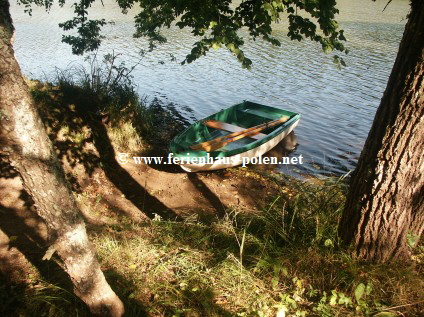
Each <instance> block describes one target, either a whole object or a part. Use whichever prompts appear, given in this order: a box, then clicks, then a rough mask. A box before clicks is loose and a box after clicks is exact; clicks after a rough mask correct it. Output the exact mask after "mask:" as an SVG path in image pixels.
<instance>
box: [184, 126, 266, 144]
mask: <svg viewBox="0 0 424 317" xmlns="http://www.w3.org/2000/svg"><path fill="white" fill-rule="evenodd" d="M266 124H267V123H262V124H259V125H257V126H254V127H251V128H247V129H244V130H242V131H236V132H233V133H230V134H227V135H224V136H221V137H218V138H216V139H212V140H209V141H206V142H202V143H199V144H195V145H192V146H190V148H191V149H193V150H201V149H204V148H205V146H209V145H212V144H215V143H217V142H222V141H224V140H226V139H228V138H232V137H235V136H238V135H243V134H245V133H247V132H250V131H253V130H255V129H258V128H260V127H262V126H265V125H266Z"/></svg>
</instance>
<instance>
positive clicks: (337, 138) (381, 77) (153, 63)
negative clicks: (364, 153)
mask: <svg viewBox="0 0 424 317" xmlns="http://www.w3.org/2000/svg"><path fill="white" fill-rule="evenodd" d="M103 2H104V4H105V5H104V6H102V5H101V4H100V2H99V3H98V4H95V5H94V6H93V8H92V10H91V11H90V14H93V15H92V16H93V17H104V18H106V19H107V20H114V21H115V24H114V25H110V26H107V27H106V29H105V30H106V34H105V35H106V39H105V40H104V42H103V44H102V47H101V49H100V53H99V54H100V55H101V54H105V53H110V52H112V50H114V51H115V53H120V54H122V59H123V60H124V61H125V62H126V65H127V66H131V65H133V64H135V63H136V62H137V61H138V60H139V54H138V52H139V51H140V49H146V41H145V40H143V39H134V38H132V34H133V32H134V26H133V22H132V17H131V16H132V14H133V12H131V11H130V12H129V14H128V15H122V14H121V13H120V11H119V9H118V8H117V6H116V4H115V3H114V2H113V1H110V0H107V1H103ZM386 3H387V1H386V0H384V1H381V0H380V1H376V2H373V1H371V0H343V1H338V7H339V9H340V15H339V18H338V20H339V22H340V25H341V27H342V28H343V29H344V30H345V35H346V37H347V39H348V43H347V46H348V47H349V49H350V51H351V52H350V54H349V55H347V56H346V57H345V61H346V63H347V64H348V66H347V67H346V68H344V69H342V70H338V69H337V68H336V67H335V66H334V64H333V62H332V54H328V55H326V54H324V53H322V51H321V50H320V47H319V46H318V45H316V44H314V43H312V42H310V41H305V42H300V43H299V42H293V41H290V40H289V39H288V38H287V37H286V36H285V34H286V27H287V26H286V25H285V24H284V23H282V24H280V25H277V26H276V29H275V35H276V36H277V37H278V38H279V39H281V41H282V46H281V47H273V46H271V45H269V44H267V43H264V42H263V41H255V42H253V41H251V42H249V41H246V45H245V48H244V50H245V53H246V55H247V56H248V57H249V58H251V59H252V60H253V68H252V70H251V71H248V70H243V69H241V67H240V65H239V64H238V62H237V61H236V60H235V58H234V57H233V56H232V55H231V54H230V53H228V52H226V51H224V50H218V51H213V52H210V53H209V54H208V55H207V56H206V57H204V58H201V59H199V60H198V61H196V62H194V63H192V64H189V65H184V66H181V65H180V64H179V63H177V62H172V61H171V60H170V58H169V54H170V53H171V54H173V55H174V56H175V57H176V58H177V61H181V60H183V58H184V56H185V55H186V54H187V53H188V52H189V51H190V49H191V46H192V44H193V42H194V39H193V37H191V36H190V33H189V32H188V31H186V30H180V29H178V28H171V29H169V30H166V32H165V34H166V35H167V36H168V43H166V44H165V45H162V46H160V47H159V49H157V50H156V51H154V52H151V53H148V54H147V55H146V56H145V57H144V58H143V60H142V61H141V63H140V65H138V66H137V68H136V69H135V71H134V73H133V75H134V79H135V82H136V84H137V85H138V89H139V93H140V94H141V95H146V96H148V97H150V98H153V97H158V98H160V99H162V100H164V101H166V102H172V103H174V104H175V105H177V107H178V109H180V110H181V112H182V113H183V114H184V115H185V116H187V117H188V118H189V120H190V121H194V120H196V119H200V118H202V117H205V116H207V115H210V114H212V113H214V112H216V111H217V110H219V109H221V108H224V107H227V106H230V105H232V104H235V103H239V102H241V101H242V100H250V101H254V102H258V103H262V104H266V105H271V106H275V107H281V108H285V109H288V110H291V111H296V112H299V113H301V114H302V116H303V117H302V120H301V122H300V124H299V125H298V127H297V128H296V130H295V134H296V138H297V142H298V146H297V147H296V149H295V150H294V151H293V152H292V153H291V154H290V155H291V156H298V155H300V154H301V155H302V156H303V157H304V164H303V165H301V166H300V165H298V166H280V167H279V168H280V169H281V170H282V171H284V172H289V173H292V174H293V173H294V174H315V175H330V174H332V175H334V174H335V175H342V174H344V173H346V172H348V171H350V170H352V169H353V168H354V167H355V164H356V162H357V159H358V157H359V154H360V152H361V149H362V146H363V144H364V142H365V139H366V137H367V134H368V131H369V129H370V127H371V123H372V120H373V117H374V114H375V111H376V108H377V107H378V105H379V102H380V99H381V97H382V95H383V92H384V89H385V86H386V84H387V80H388V77H389V75H390V71H391V69H392V66H393V63H394V60H395V57H396V54H397V50H398V46H399V43H400V39H401V37H402V33H403V29H404V25H405V22H406V15H407V12H408V3H409V1H408V0H393V1H392V2H391V3H390V5H389V6H388V7H387V9H386V10H385V11H384V12H383V11H382V10H383V8H384V6H385V4H386ZM11 11H12V16H13V19H14V23H15V27H16V37H15V52H16V56H17V59H18V61H19V63H20V65H21V68H22V71H23V72H24V74H26V75H27V76H28V77H31V78H37V79H41V80H45V79H49V78H52V77H51V76H52V74H53V72H54V70H55V68H56V67H58V68H62V69H65V68H66V67H68V66H69V64H70V63H83V58H82V57H77V56H73V55H72V54H71V49H70V47H69V46H68V45H66V44H62V43H61V35H62V30H61V29H60V28H59V27H58V23H59V22H63V21H64V20H66V19H68V18H70V17H71V16H72V9H71V8H70V7H67V8H62V9H61V8H59V7H58V5H55V6H53V9H52V11H51V12H50V13H49V14H47V13H45V12H44V10H43V9H41V8H35V9H34V12H33V15H32V17H29V16H28V15H27V14H25V13H24V12H23V7H22V6H18V5H16V4H14V3H12V4H11ZM281 153H283V152H281ZM276 155H279V154H278V153H277V154H276Z"/></svg>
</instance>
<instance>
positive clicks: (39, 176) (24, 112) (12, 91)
mask: <svg viewBox="0 0 424 317" xmlns="http://www.w3.org/2000/svg"><path fill="white" fill-rule="evenodd" d="M13 31H14V29H13V24H12V19H11V17H10V13H9V2H8V0H0V125H1V132H0V144H1V150H2V151H3V152H5V153H6V154H7V155H8V156H9V159H10V161H11V163H12V165H13V166H14V167H15V168H16V170H17V171H18V172H19V174H20V176H21V178H22V181H23V184H24V188H25V190H26V191H27V192H28V193H29V194H30V195H31V197H32V199H33V201H34V205H35V207H36V209H37V213H38V214H39V215H40V216H41V217H42V218H43V219H44V221H45V222H46V224H47V227H48V229H49V234H50V238H51V243H52V245H51V246H50V248H49V250H50V251H56V252H57V254H58V255H59V257H60V259H61V260H62V261H63V266H64V268H65V270H66V271H67V273H68V274H69V276H70V278H71V280H72V283H73V285H74V291H75V293H76V295H77V296H79V297H80V298H81V299H82V300H83V301H84V302H85V303H86V304H87V305H88V306H89V308H90V310H91V312H92V313H94V314H96V315H101V316H122V315H123V312H124V308H123V304H122V302H121V301H120V299H119V298H118V297H117V296H116V294H115V293H114V292H113V290H112V289H111V288H110V286H109V284H108V283H107V281H106V279H105V277H104V275H103V272H102V271H101V270H100V265H99V263H98V261H97V259H96V257H95V252H94V248H93V246H92V245H91V244H90V243H89V241H88V238H87V233H86V229H85V224H84V221H83V219H82V217H81V216H80V213H79V210H78V208H77V205H76V202H75V199H74V197H73V194H72V192H71V190H70V186H69V184H68V183H67V181H66V179H65V176H64V171H63V169H62V167H61V165H60V163H59V161H58V159H57V157H56V155H55V153H54V150H53V147H52V145H51V142H50V140H49V138H48V136H47V134H46V132H45V130H44V126H43V124H42V122H41V120H40V117H39V115H38V113H37V110H36V108H35V106H34V103H33V101H32V99H31V96H30V94H29V91H28V87H27V85H26V83H25V82H24V79H23V77H22V74H21V71H20V68H19V65H18V63H17V61H16V59H15V57H14V52H13V48H12V44H11V38H12V35H13Z"/></svg>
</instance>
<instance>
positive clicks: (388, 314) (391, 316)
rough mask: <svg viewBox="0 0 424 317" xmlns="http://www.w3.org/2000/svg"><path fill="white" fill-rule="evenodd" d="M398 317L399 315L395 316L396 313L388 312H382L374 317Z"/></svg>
mask: <svg viewBox="0 0 424 317" xmlns="http://www.w3.org/2000/svg"><path fill="white" fill-rule="evenodd" d="M396 316H397V314H395V313H391V312H388V311H382V312H380V313H378V314H375V315H374V316H373V317H396Z"/></svg>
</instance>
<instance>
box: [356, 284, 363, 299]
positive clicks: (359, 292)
mask: <svg viewBox="0 0 424 317" xmlns="http://www.w3.org/2000/svg"><path fill="white" fill-rule="evenodd" d="M364 293H365V285H364V284H363V283H360V284H358V286H356V289H355V298H356V301H359V300H360V299H361V298H362V296H363V295H364Z"/></svg>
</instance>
